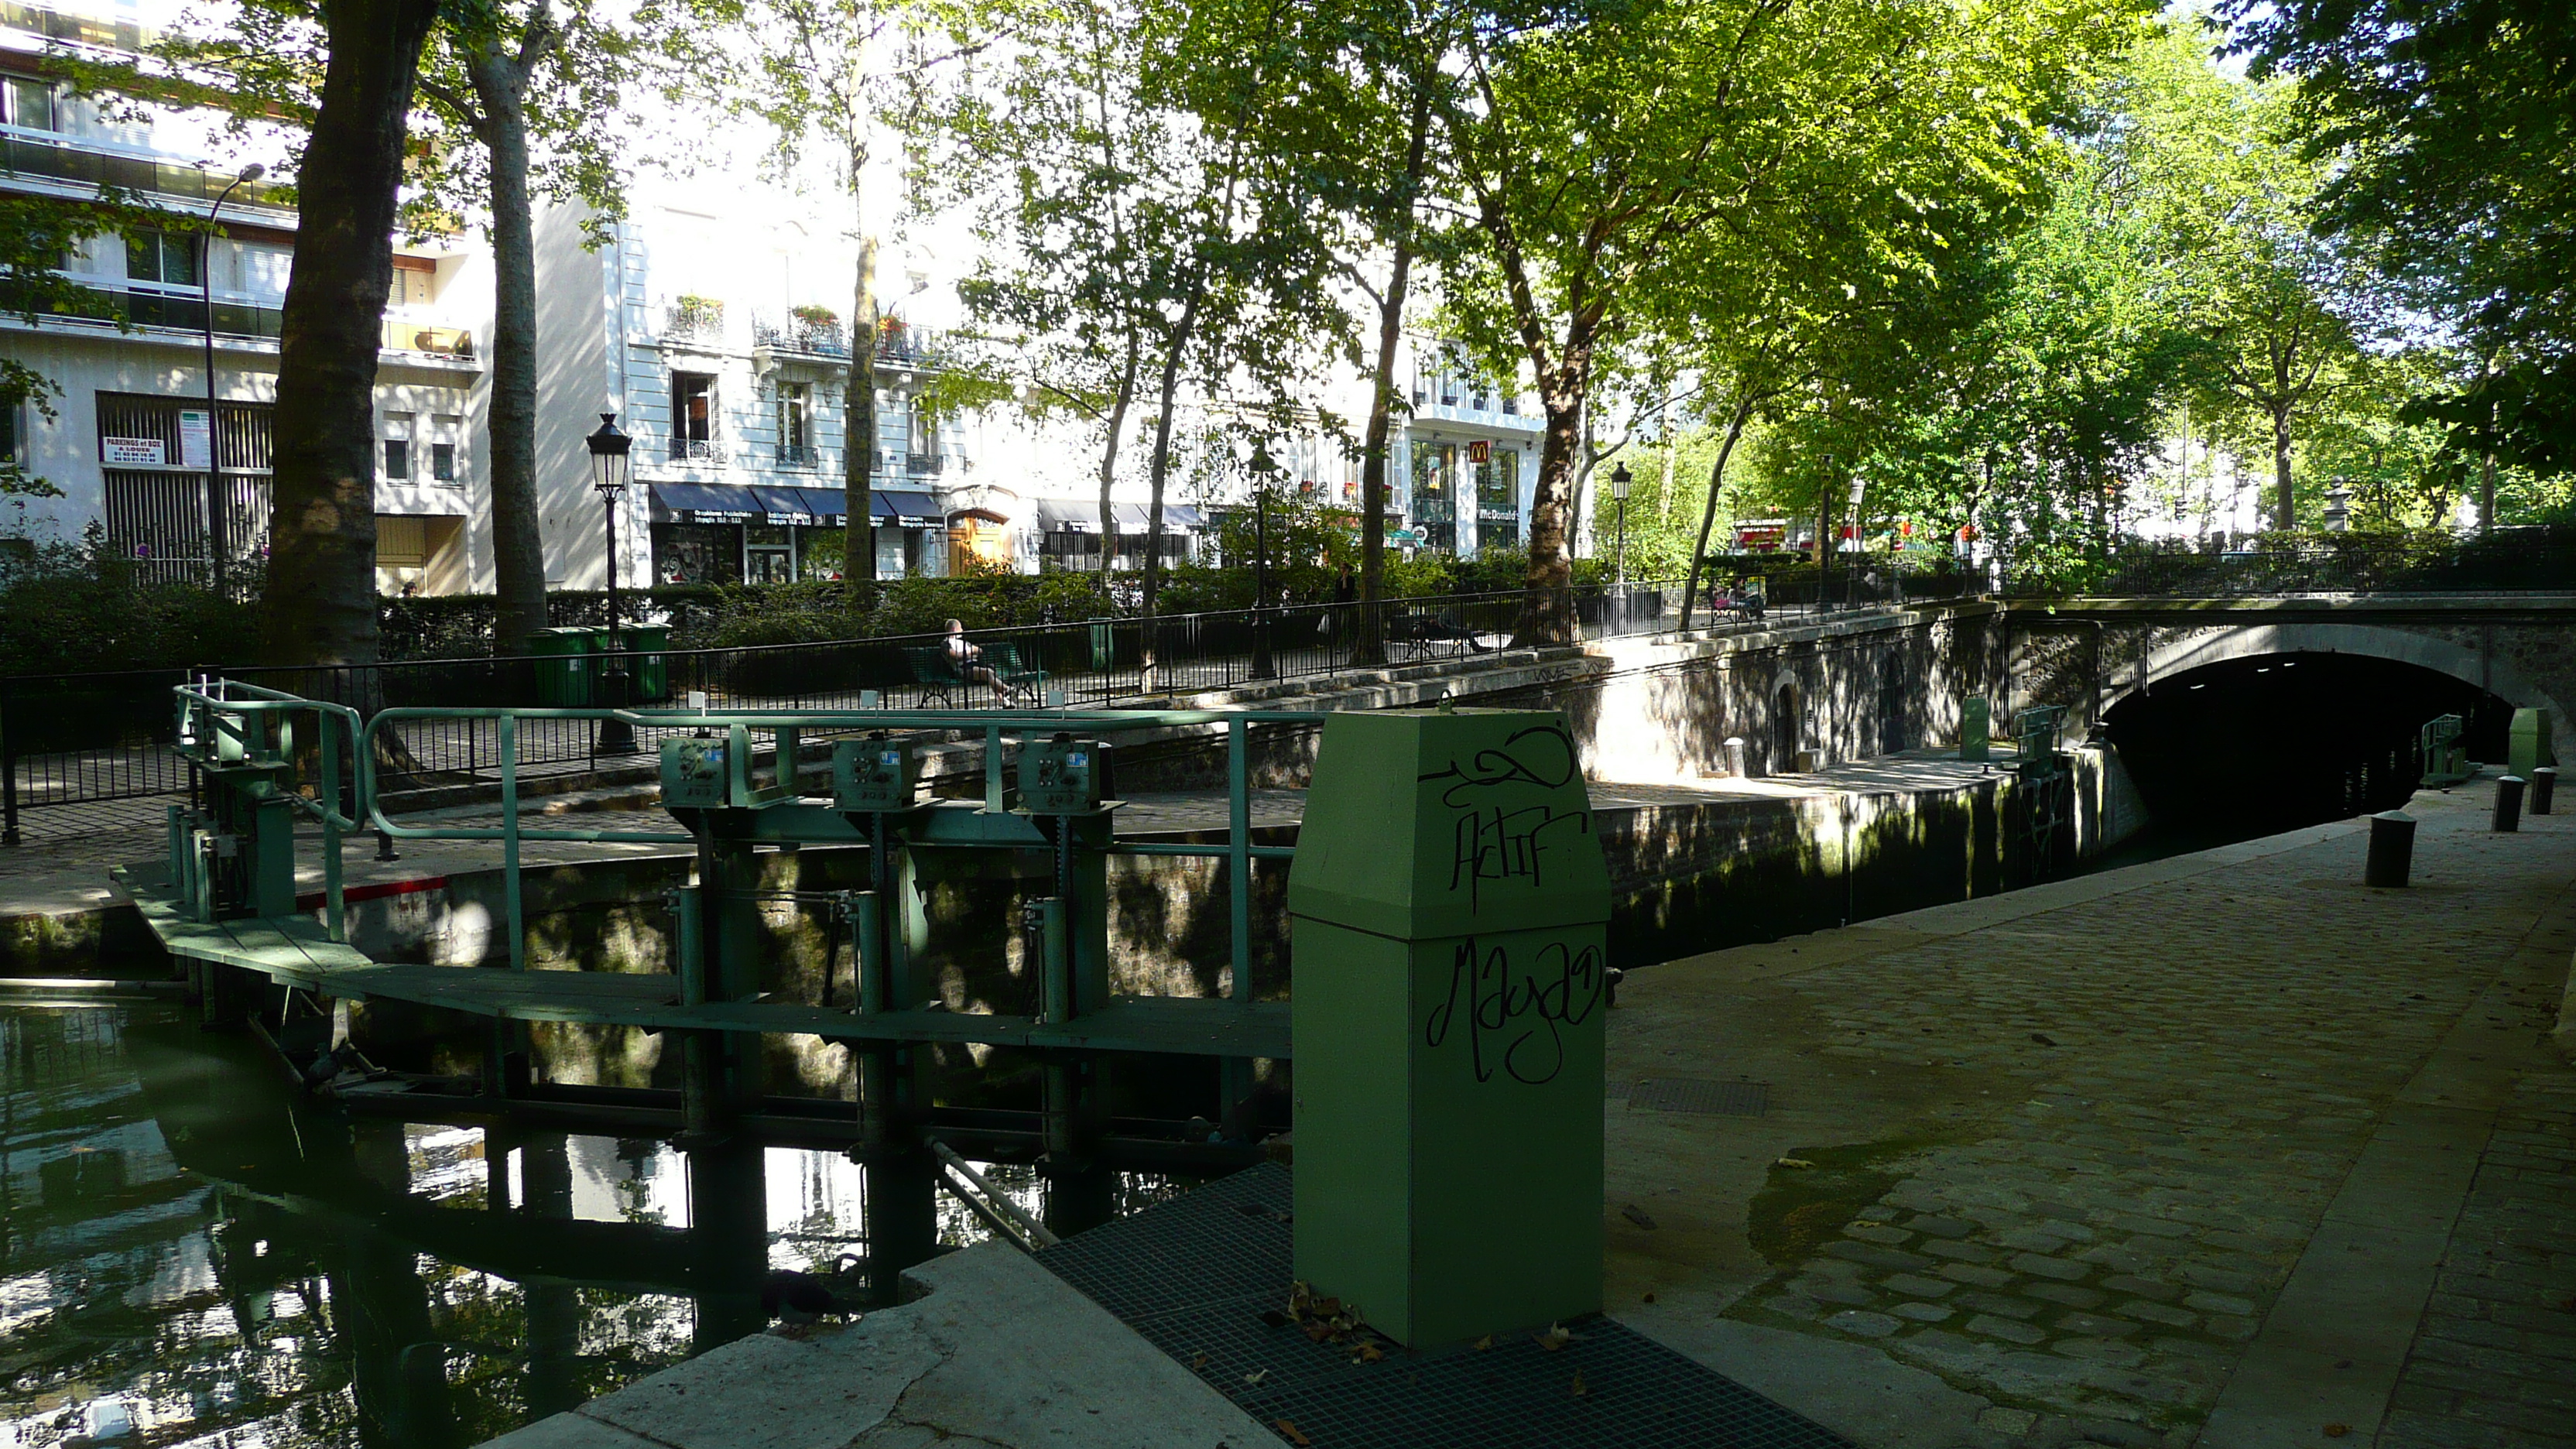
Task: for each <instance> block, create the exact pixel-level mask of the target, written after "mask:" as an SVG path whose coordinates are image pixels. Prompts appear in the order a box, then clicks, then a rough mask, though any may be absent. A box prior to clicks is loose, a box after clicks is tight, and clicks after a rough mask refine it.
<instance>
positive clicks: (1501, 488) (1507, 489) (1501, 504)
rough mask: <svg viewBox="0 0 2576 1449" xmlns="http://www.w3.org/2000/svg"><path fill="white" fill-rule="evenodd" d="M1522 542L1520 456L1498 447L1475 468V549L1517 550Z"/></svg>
mask: <svg viewBox="0 0 2576 1449" xmlns="http://www.w3.org/2000/svg"><path fill="white" fill-rule="evenodd" d="M1520 541H1521V455H1520V454H1519V453H1517V452H1514V451H1512V450H1511V449H1508V448H1497V449H1495V450H1494V451H1493V453H1492V454H1491V455H1490V456H1489V457H1487V458H1486V459H1485V461H1484V462H1481V463H1478V464H1477V465H1476V546H1477V547H1478V548H1480V549H1482V548H1517V547H1519V546H1520Z"/></svg>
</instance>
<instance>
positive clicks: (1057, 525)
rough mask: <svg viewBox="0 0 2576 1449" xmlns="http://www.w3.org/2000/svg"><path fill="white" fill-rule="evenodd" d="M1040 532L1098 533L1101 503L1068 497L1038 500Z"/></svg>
mask: <svg viewBox="0 0 2576 1449" xmlns="http://www.w3.org/2000/svg"><path fill="white" fill-rule="evenodd" d="M1037 506H1038V531H1039V532H1040V533H1098V532H1099V531H1100V505H1098V504H1096V503H1075V502H1072V501H1070V500H1067V499H1059V498H1041V499H1039V500H1037Z"/></svg>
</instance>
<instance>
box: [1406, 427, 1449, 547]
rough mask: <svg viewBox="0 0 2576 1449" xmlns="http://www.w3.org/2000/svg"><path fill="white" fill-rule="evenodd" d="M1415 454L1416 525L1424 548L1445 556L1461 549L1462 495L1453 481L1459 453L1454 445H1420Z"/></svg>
mask: <svg viewBox="0 0 2576 1449" xmlns="http://www.w3.org/2000/svg"><path fill="white" fill-rule="evenodd" d="M1411 452H1412V454H1413V521H1414V523H1415V524H1416V525H1417V526H1419V527H1420V528H1421V529H1422V546H1423V547H1424V548H1427V549H1435V550H1438V551H1439V552H1442V553H1455V552H1456V551H1457V549H1458V495H1457V493H1456V491H1455V490H1454V488H1453V487H1452V480H1453V478H1454V477H1455V475H1456V472H1457V467H1458V462H1457V459H1458V449H1457V447H1456V446H1455V445H1454V444H1450V443H1416V444H1414V445H1413V447H1412V449H1411Z"/></svg>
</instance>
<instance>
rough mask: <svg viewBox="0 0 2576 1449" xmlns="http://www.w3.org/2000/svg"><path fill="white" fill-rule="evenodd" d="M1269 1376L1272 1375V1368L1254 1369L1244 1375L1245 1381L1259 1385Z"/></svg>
mask: <svg viewBox="0 0 2576 1449" xmlns="http://www.w3.org/2000/svg"><path fill="white" fill-rule="evenodd" d="M1268 1377H1270V1370H1268V1369H1254V1370H1253V1371H1252V1372H1250V1373H1248V1374H1245V1375H1244V1376H1243V1381H1244V1382H1245V1383H1247V1384H1254V1385H1258V1384H1259V1383H1260V1382H1261V1381H1262V1380H1263V1379H1266V1378H1268Z"/></svg>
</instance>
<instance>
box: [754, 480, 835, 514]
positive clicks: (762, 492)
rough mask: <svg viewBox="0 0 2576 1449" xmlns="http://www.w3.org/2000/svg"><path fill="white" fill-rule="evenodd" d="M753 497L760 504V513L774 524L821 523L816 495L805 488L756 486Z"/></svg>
mask: <svg viewBox="0 0 2576 1449" xmlns="http://www.w3.org/2000/svg"><path fill="white" fill-rule="evenodd" d="M751 496H752V497H753V498H755V499H757V500H759V503H760V511H761V512H762V513H763V514H765V515H767V517H768V519H769V521H770V522H772V523H804V524H814V523H820V522H821V521H822V517H821V514H820V511H819V510H817V509H816V508H815V507H814V502H813V499H814V494H813V493H812V492H810V491H808V490H806V489H803V488H776V487H770V486H768V485H765V484H759V485H754V486H753V488H752V490H751Z"/></svg>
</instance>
